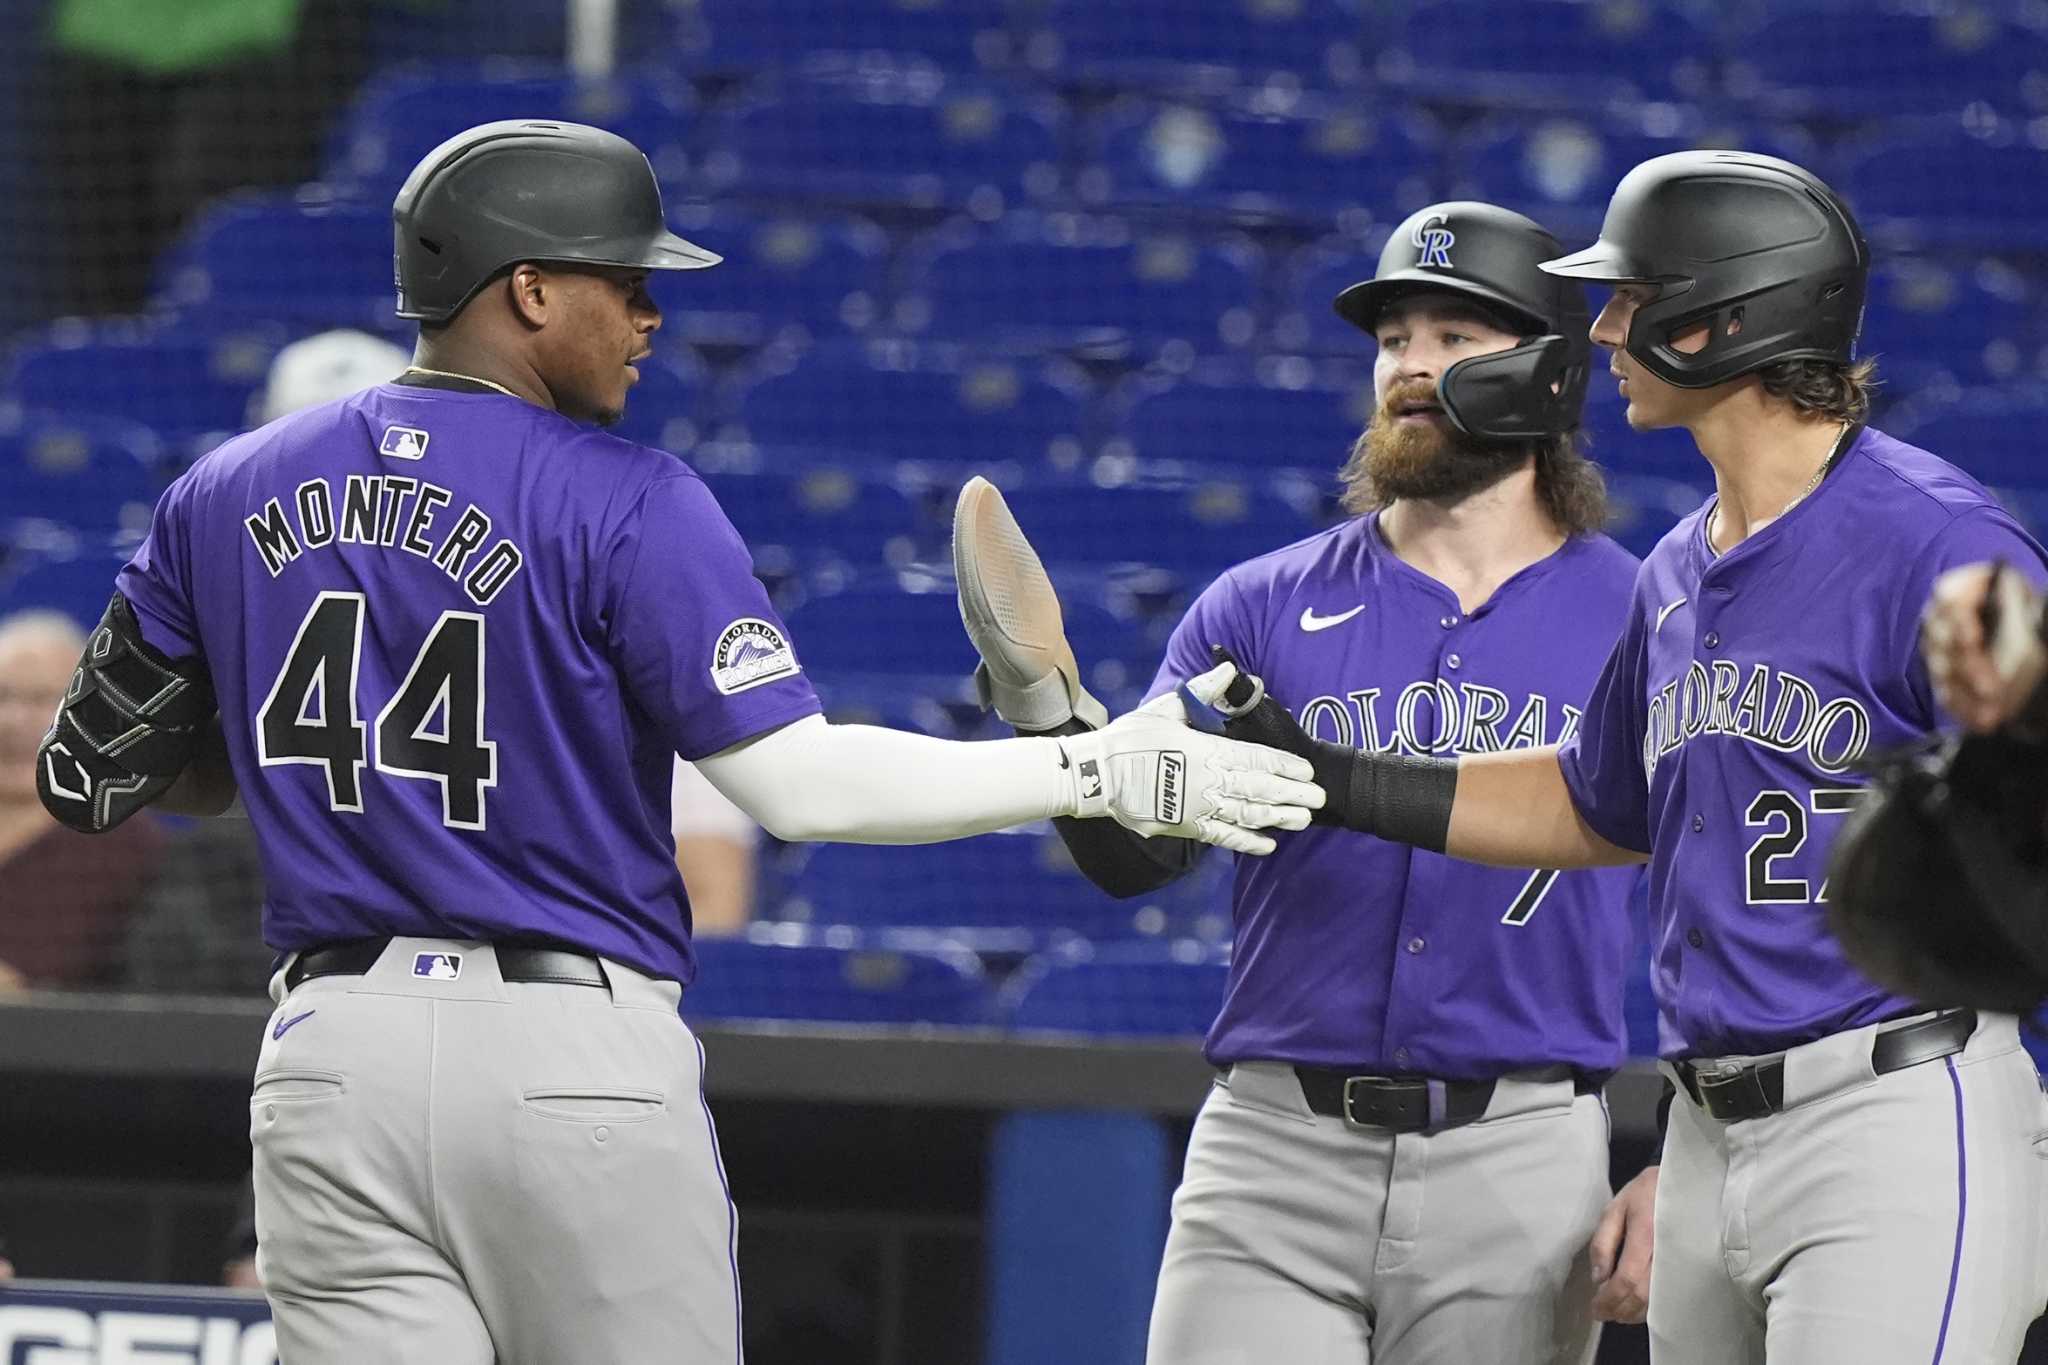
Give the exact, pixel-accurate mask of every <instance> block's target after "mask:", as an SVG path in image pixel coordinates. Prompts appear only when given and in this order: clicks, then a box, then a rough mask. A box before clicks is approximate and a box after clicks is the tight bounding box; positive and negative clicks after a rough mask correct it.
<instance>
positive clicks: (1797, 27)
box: [1726, 3, 2048, 119]
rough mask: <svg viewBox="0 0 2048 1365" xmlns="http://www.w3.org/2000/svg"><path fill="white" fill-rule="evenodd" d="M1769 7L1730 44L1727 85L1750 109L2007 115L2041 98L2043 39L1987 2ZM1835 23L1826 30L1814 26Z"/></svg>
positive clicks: (2045, 66) (1837, 114) (2045, 73)
mask: <svg viewBox="0 0 2048 1365" xmlns="http://www.w3.org/2000/svg"><path fill="white" fill-rule="evenodd" d="M1758 8H1759V12H1761V11H1762V7H1761V6H1759V7H1758ZM1773 8H1774V9H1776V10H1778V12H1776V13H1771V14H1769V16H1768V17H1766V18H1764V19H1763V20H1762V22H1761V23H1759V24H1758V25H1757V26H1756V27H1755V28H1753V29H1751V30H1750V31H1748V32H1744V33H1740V34H1738V35H1736V36H1735V38H1734V41H1733V43H1732V47H1733V49H1734V52H1733V55H1732V56H1731V57H1730V60H1729V63H1728V68H1727V73H1726V79H1727V84H1728V89H1729V93H1730V94H1732V95H1733V96H1735V97H1736V98H1737V99H1739V100H1741V101H1742V102H1743V103H1744V104H1745V105H1748V106H1749V107H1752V108H1758V107H1760V108H1763V109H1765V110H1768V111H1769V112H1771V113H1773V114H1779V115H1790V116H1793V117H1797V118H1807V119H1819V118H1835V119H1862V118H1893V117H1898V116H1901V115H1913V114H1939V113H1954V112H1958V111H1960V110H1961V109H1962V108H1963V107H1964V106H1965V105H1967V104H1970V103H1972V102H1977V101H1982V102H1984V103H1987V104H1989V105H1990V106H1991V107H1992V108H1994V109H1997V110H2000V111H2003V112H2007V113H2013V114H2025V113H2029V112H2032V111H2034V110H2037V109H2038V108H2039V106H2040V103H2041V99H2040V94H2041V90H2040V87H2041V83H2042V82H2043V81H2044V80H2048V38H2044V37H2043V35H2042V34H2041V33H2040V32H2039V31H2038V30H2037V29H2034V28H2030V27H2026V26H2023V25H2020V24H2015V23H2008V22H2006V21H2005V20H2003V19H2001V18H1999V17H1998V16H1997V15H1996V14H1995V13H1994V12H1993V9H1992V7H1990V6H1985V5H1938V6H1919V7H1916V8H1918V9H1919V10H1921V11H1922V12H1917V13H1914V12H1905V7H1883V6H1879V5H1873V4H1867V3H1856V4H1853V5H1843V6H1839V7H1836V8H1834V9H1833V10H1832V11H1830V10H1828V9H1822V10H1820V11H1819V12H1815V11H1813V10H1808V11H1806V12H1793V13H1787V12H1784V11H1783V8H1782V7H1773ZM1837 25H1838V26H1839V27H1838V28H1837V29H1836V32H1835V34H1834V35H1833V36H1831V37H1829V38H1826V39H1823V38H1821V37H1820V36H1819V33H1818V32H1817V30H1820V31H1822V32H1824V31H1826V27H1829V26H1837ZM1851 54H1853V55H1851Z"/></svg>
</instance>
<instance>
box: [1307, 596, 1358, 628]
mask: <svg viewBox="0 0 2048 1365" xmlns="http://www.w3.org/2000/svg"><path fill="white" fill-rule="evenodd" d="M1364 610H1365V604H1364V603H1363V602H1361V603H1359V604H1358V605H1357V606H1355V607H1353V608H1352V609H1351V610H1350V611H1340V612H1338V613H1337V614H1336V615H1335V616H1318V615H1316V609H1315V608H1314V607H1303V608H1302V609H1301V628H1302V629H1303V630H1305V631H1308V632H1310V633H1311V634H1313V633H1314V632H1316V631H1319V630H1328V629H1329V628H1330V627H1331V626H1341V625H1343V624H1344V623H1345V622H1346V621H1349V620H1350V619H1351V618H1352V617H1354V616H1356V615H1358V613H1360V612H1362V611H1364Z"/></svg>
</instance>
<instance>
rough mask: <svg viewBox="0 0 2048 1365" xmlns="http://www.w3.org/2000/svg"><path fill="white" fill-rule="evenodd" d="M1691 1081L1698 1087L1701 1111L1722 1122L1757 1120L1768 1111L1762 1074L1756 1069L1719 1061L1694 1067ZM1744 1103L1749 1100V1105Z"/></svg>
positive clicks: (1767, 1099)
mask: <svg viewBox="0 0 2048 1365" xmlns="http://www.w3.org/2000/svg"><path fill="white" fill-rule="evenodd" d="M1693 1080H1694V1081H1695V1082H1696V1083H1697V1084H1698V1086H1699V1090H1700V1108H1702V1109H1704V1110H1706V1111H1707V1113H1709V1114H1711V1115H1712V1116H1713V1117H1715V1118H1717V1119H1720V1120H1722V1121H1723V1122H1727V1121H1729V1120H1731V1119H1745V1118H1756V1117H1758V1116H1760V1115H1763V1114H1768V1113H1770V1112H1771V1102H1770V1098H1769V1097H1768V1096H1766V1095H1765V1094H1764V1083H1763V1073H1762V1069H1761V1068H1759V1067H1755V1066H1750V1065H1746V1064H1744V1063H1742V1062H1718V1063H1716V1064H1715V1065H1713V1066H1706V1067H1697V1068H1695V1069H1694V1071H1693ZM1745 1082H1747V1084H1745ZM1744 1100H1749V1101H1751V1104H1748V1105H1745V1104H1744V1103H1743V1101H1744ZM1717 1101H1720V1103H1717Z"/></svg>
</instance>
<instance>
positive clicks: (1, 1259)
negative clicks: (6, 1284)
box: [0, 1237, 14, 1280]
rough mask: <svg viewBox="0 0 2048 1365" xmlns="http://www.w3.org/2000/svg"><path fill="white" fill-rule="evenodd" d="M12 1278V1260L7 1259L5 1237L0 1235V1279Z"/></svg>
mask: <svg viewBox="0 0 2048 1365" xmlns="http://www.w3.org/2000/svg"><path fill="white" fill-rule="evenodd" d="M13 1278H14V1262H12V1261H10V1260H8V1259H7V1239H6V1238H5V1237H0V1280H11V1279H13Z"/></svg>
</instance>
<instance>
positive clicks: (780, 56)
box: [670, 0, 1012, 76]
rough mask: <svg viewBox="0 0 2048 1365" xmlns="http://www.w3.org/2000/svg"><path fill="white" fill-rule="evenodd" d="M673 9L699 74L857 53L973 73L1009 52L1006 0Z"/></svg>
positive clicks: (678, 37) (707, 1) (721, 3)
mask: <svg viewBox="0 0 2048 1365" xmlns="http://www.w3.org/2000/svg"><path fill="white" fill-rule="evenodd" d="M670 8H671V9H672V10H673V11H674V12H675V39H674V47H673V51H674V53H675V56H676V59H677V60H678V62H679V63H680V64H681V66H682V68H683V69H684V70H685V71H689V72H692V73H697V74H716V75H721V76H747V75H752V74H756V73H759V72H766V71H777V70H781V69H784V68H787V67H791V66H809V65H812V64H813V63H815V62H817V61H818V60H819V59H821V58H827V59H829V58H833V57H840V58H844V57H848V56H850V55H851V54H855V53H860V54H887V55H888V56H890V57H895V58H904V57H915V58H921V59H923V60H924V61H927V62H930V63H932V64H934V65H936V66H938V67H941V68H943V69H945V70H947V71H971V70H973V69H974V68H975V67H977V66H984V65H986V66H1002V65H1004V64H1005V63H1006V62H1007V60H1008V58H1009V55H1010V47H1011V37H1012V35H1011V30H1010V6H1009V4H1008V3H1007V0H671V4H670ZM870 59H872V58H870Z"/></svg>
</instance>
